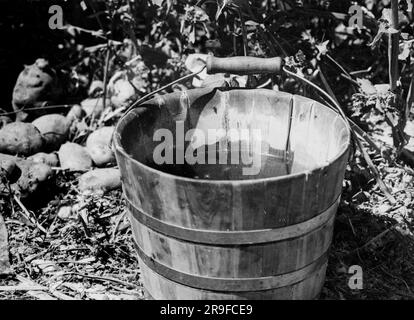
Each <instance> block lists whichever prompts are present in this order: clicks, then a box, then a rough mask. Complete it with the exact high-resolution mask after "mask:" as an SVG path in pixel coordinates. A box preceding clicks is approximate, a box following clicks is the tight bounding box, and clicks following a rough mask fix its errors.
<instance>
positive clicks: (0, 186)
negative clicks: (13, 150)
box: [0, 157, 16, 196]
mask: <svg viewBox="0 0 414 320" xmlns="http://www.w3.org/2000/svg"><path fill="white" fill-rule="evenodd" d="M15 168H16V161H15V160H13V159H7V158H5V159H2V158H1V157H0V196H1V195H4V194H8V193H9V190H8V186H7V183H5V181H10V179H11V177H12V174H13V172H14V170H15Z"/></svg>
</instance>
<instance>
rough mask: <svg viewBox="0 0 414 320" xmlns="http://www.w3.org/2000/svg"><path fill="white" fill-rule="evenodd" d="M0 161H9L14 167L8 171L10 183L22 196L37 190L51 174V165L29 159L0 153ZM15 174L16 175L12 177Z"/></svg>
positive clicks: (25, 196) (24, 196)
mask: <svg viewBox="0 0 414 320" xmlns="http://www.w3.org/2000/svg"><path fill="white" fill-rule="evenodd" d="M0 163H3V164H5V163H9V164H10V163H11V164H12V166H13V164H14V166H15V167H16V168H15V169H14V170H13V172H10V175H11V176H13V177H12V179H14V180H13V181H10V180H9V181H10V183H12V185H11V187H12V189H13V190H14V191H16V192H18V193H19V194H20V196H21V197H22V198H27V197H28V196H29V195H30V194H32V193H33V192H35V191H37V189H38V188H39V187H40V186H41V185H42V184H43V183H45V182H46V181H47V180H49V179H50V178H51V177H52V176H53V171H52V169H51V167H50V166H48V165H47V164H44V163H35V162H33V161H31V160H25V159H22V158H17V157H13V156H10V155H7V154H0ZM2 167H3V165H2ZM9 168H10V169H11V168H12V167H10V166H9ZM15 175H16V177H14V176H15ZM0 189H1V186H0ZM3 191H4V190H3Z"/></svg>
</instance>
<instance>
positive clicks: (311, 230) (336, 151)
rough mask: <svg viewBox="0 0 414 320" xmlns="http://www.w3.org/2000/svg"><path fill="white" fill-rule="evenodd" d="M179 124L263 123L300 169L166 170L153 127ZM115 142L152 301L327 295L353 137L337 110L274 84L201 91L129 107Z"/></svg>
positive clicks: (274, 144)
mask: <svg viewBox="0 0 414 320" xmlns="http://www.w3.org/2000/svg"><path fill="white" fill-rule="evenodd" d="M177 121H179V122H180V121H182V123H183V124H184V129H185V132H188V130H190V129H194V128H197V129H200V130H201V131H203V132H205V131H207V130H208V129H211V128H216V129H217V128H218V129H223V130H224V131H225V132H226V133H227V132H228V129H229V128H234V127H237V128H243V129H247V130H252V128H253V127H254V128H261V129H262V130H263V132H264V133H263V134H262V136H261V139H262V140H263V141H264V142H266V144H267V145H270V146H271V148H270V150H284V148H285V147H286V146H287V145H288V146H289V147H290V149H291V152H292V154H294V159H293V163H292V164H291V167H290V170H291V172H290V174H288V175H284V176H280V175H278V176H272V174H273V173H272V172H271V171H270V172H269V171H268V170H267V169H266V170H264V171H265V172H264V173H263V174H261V175H260V174H259V175H258V176H252V177H244V176H237V174H238V172H239V171H238V170H233V171H231V173H230V178H231V179H230V180H226V179H216V180H214V179H213V178H211V177H209V176H208V175H203V174H205V172H206V170H207V171H209V172H211V173H212V176H213V177H214V172H216V171H217V172H219V171H220V170H221V169H220V168H219V167H218V166H211V164H208V165H206V166H205V167H203V166H201V165H200V166H198V167H197V168H195V169H194V170H195V172H196V173H197V174H198V173H199V172H200V175H201V176H202V178H199V179H196V178H194V177H189V176H186V177H185V176H180V175H179V174H180V171H179V170H181V169H182V167H179V170H178V171H176V172H173V173H171V172H172V171H169V170H167V171H168V172H170V173H168V172H165V171H166V170H164V169H165V168H163V167H157V166H154V165H153V155H154V150H155V148H156V147H157V146H159V144H160V141H154V133H155V132H156V131H157V130H158V129H160V128H162V129H168V130H170V131H171V132H173V133H174V134H180V133H178V132H176V130H177ZM114 145H115V149H116V156H117V160H118V164H119V166H120V169H121V175H122V181H123V189H124V194H125V197H126V200H127V205H128V209H129V212H130V219H131V224H132V229H133V234H134V238H135V241H136V248H137V251H138V255H139V259H140V266H141V271H142V277H143V281H144V286H145V288H146V290H147V291H148V293H149V294H150V295H151V296H152V297H153V298H155V299H180V300H181V299H314V298H317V297H318V295H319V294H320V291H321V288H322V286H323V283H324V278H325V270H326V265H327V261H328V249H329V247H330V244H331V239H332V232H333V224H334V217H335V213H336V210H337V207H338V204H339V201H340V195H341V191H342V181H343V178H344V172H345V167H346V164H347V160H348V151H349V145H350V132H349V130H348V127H347V125H346V123H345V121H344V120H343V118H341V116H340V115H339V114H337V113H336V112H335V111H333V110H331V109H330V108H328V107H326V106H324V105H321V104H320V103H318V102H315V101H313V100H310V99H307V98H304V97H301V96H293V95H290V94H287V93H282V92H275V91H272V90H265V89H258V90H243V89H233V90H232V89H217V88H214V89H213V88H205V89H195V90H189V91H186V92H182V93H172V94H167V95H164V96H162V97H159V98H156V99H153V100H151V101H149V102H147V103H145V104H143V105H142V106H140V107H139V108H137V109H135V110H133V111H131V112H130V113H129V114H127V115H126V117H125V118H124V119H122V120H121V121H120V123H119V124H118V126H117V129H116V133H115V136H114ZM262 165H263V164H262ZM263 167H264V168H266V164H264V165H263ZM238 169H239V167H238ZM203 170H204V171H203ZM220 172H221V171H220ZM221 173H222V172H221Z"/></svg>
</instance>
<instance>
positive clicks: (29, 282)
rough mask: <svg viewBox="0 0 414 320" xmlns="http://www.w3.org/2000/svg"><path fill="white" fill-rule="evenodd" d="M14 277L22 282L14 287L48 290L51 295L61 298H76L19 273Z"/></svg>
mask: <svg viewBox="0 0 414 320" xmlns="http://www.w3.org/2000/svg"><path fill="white" fill-rule="evenodd" d="M16 279H17V280H19V281H20V282H22V283H23V285H22V286H16V287H18V288H19V287H21V288H24V287H27V288H28V290H24V291H46V292H49V293H50V294H51V295H53V296H55V297H56V298H58V299H61V300H77V299H75V298H73V297H71V296H68V295H66V294H64V293H61V292H59V291H57V290H51V289H50V288H48V287H45V286H41V285H39V284H37V283H36V282H34V281H33V280H31V279H26V278H24V277H22V276H20V275H16ZM29 288H30V289H29Z"/></svg>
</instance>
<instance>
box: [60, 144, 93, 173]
mask: <svg viewBox="0 0 414 320" xmlns="http://www.w3.org/2000/svg"><path fill="white" fill-rule="evenodd" d="M59 161H60V166H61V168H62V169H69V170H71V171H87V170H89V169H91V168H92V159H91V157H90V156H89V154H88V152H87V151H86V149H85V148H84V147H82V146H81V145H79V144H76V143H71V142H68V143H65V144H64V145H62V146H61V147H60V150H59Z"/></svg>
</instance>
